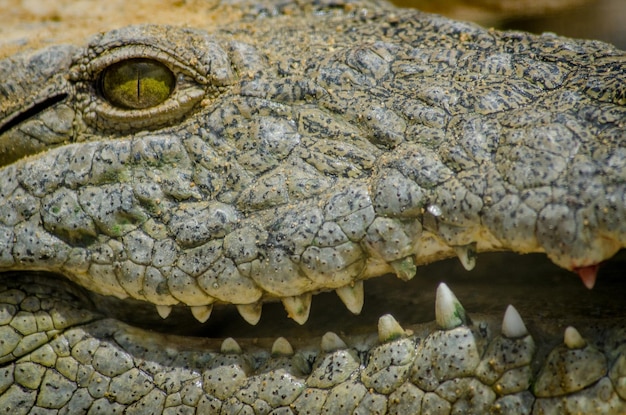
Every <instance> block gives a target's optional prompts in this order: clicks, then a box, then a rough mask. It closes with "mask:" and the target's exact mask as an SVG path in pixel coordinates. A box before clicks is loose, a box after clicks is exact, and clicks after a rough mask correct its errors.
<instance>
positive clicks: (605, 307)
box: [88, 251, 626, 340]
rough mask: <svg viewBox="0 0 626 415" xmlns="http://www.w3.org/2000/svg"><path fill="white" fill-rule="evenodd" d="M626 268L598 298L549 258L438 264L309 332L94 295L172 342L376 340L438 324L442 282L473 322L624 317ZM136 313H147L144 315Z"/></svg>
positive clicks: (278, 320)
mask: <svg viewBox="0 0 626 415" xmlns="http://www.w3.org/2000/svg"><path fill="white" fill-rule="evenodd" d="M624 261H626V251H622V252H620V254H618V256H616V257H615V258H614V259H613V260H611V261H609V262H608V263H607V264H606V265H605V266H603V267H602V269H601V271H600V274H599V280H598V284H597V286H596V288H594V289H593V290H588V289H587V288H585V286H583V284H581V282H580V280H579V279H578V278H577V276H576V275H575V274H573V273H572V272H570V271H566V270H563V269H561V268H558V267H557V266H555V265H554V264H552V263H551V262H550V261H549V260H548V259H547V258H546V256H545V255H543V254H529V255H517V254H514V253H504V252H494V253H487V254H481V255H480V258H479V259H478V262H477V265H476V268H475V269H474V270H472V271H466V270H465V269H464V268H463V266H462V265H461V264H460V263H459V261H458V260H456V259H449V260H443V261H438V262H436V263H433V264H430V265H427V266H422V267H419V268H418V270H417V275H416V276H415V278H413V279H412V280H411V281H408V282H405V281H401V280H399V279H397V278H395V277H394V276H392V275H387V276H383V277H379V278H372V279H369V280H366V281H365V283H364V284H365V290H364V291H365V304H364V307H363V309H362V311H361V313H360V315H353V314H352V313H351V312H350V311H348V310H347V309H346V306H345V305H344V304H343V303H342V302H341V300H340V299H339V298H338V297H337V295H336V294H335V293H334V292H324V293H319V294H316V295H314V296H313V301H312V305H311V312H310V317H309V319H308V321H307V322H306V323H305V324H304V325H302V326H300V325H299V324H297V323H296V322H294V321H293V320H291V319H289V318H287V315H286V312H285V309H284V307H283V306H282V304H281V303H280V302H278V301H277V302H270V303H265V304H263V310H262V315H261V318H260V321H259V322H258V324H256V325H254V326H253V325H250V324H248V323H247V322H245V321H244V320H243V318H242V317H241V316H240V315H239V313H238V311H237V309H236V307H234V306H231V305H216V306H215V307H214V308H213V312H212V313H211V316H210V318H209V319H208V321H207V322H206V323H204V324H201V323H199V322H197V321H196V320H195V319H194V317H193V316H192V313H191V311H190V309H189V307H186V306H176V307H174V308H173V310H172V313H171V314H170V315H169V316H168V317H167V318H166V319H162V318H161V317H159V316H158V314H157V313H156V310H155V307H154V306H153V305H152V304H148V303H145V302H140V301H136V300H131V301H130V302H129V301H128V300H117V299H113V298H111V297H103V296H99V295H96V294H93V293H89V294H88V295H89V296H90V297H91V299H92V301H93V302H94V304H95V309H97V310H103V314H104V316H110V317H113V318H116V319H118V320H121V321H123V322H126V323H128V324H131V325H133V326H136V327H140V328H147V329H150V330H153V331H159V332H163V333H167V334H179V335H185V336H194V337H208V338H226V337H234V338H236V339H238V340H239V339H246V338H276V337H279V336H283V337H287V338H309V337H320V336H322V335H323V334H324V333H326V332H327V331H333V332H336V333H338V334H346V335H352V334H362V333H371V332H373V331H375V327H376V325H377V322H378V319H379V317H380V316H382V315H384V314H392V315H393V316H394V317H395V318H396V319H397V320H398V321H399V322H400V323H401V324H402V325H403V326H404V325H411V324H419V323H424V322H431V321H433V320H434V319H435V307H434V303H435V290H436V287H437V285H438V284H439V283H440V282H446V283H447V284H448V286H450V288H451V289H452V290H453V291H454V293H455V294H456V295H457V297H458V298H459V300H460V301H461V302H462V303H463V305H464V307H465V309H466V310H467V312H468V313H469V315H470V316H471V315H473V314H485V315H493V316H498V318H502V315H503V313H504V311H505V309H506V307H507V305H508V304H513V305H514V306H515V307H516V308H517V309H518V310H519V312H520V314H521V315H522V317H523V318H524V320H532V319H553V320H562V321H565V322H567V321H569V322H570V323H569V324H573V322H575V321H576V320H580V319H588V318H592V319H602V318H608V317H615V316H624V311H623V309H620V305H619V304H618V303H619V301H615V293H616V292H620V291H622V292H623V291H624V289H625V283H626V279H624V278H623V277H622V276H621V275H620V273H621V271H620V269H621V268H620V265H621V266H623V265H624ZM620 277H622V278H620ZM125 305H126V306H125ZM135 306H139V308H142V312H138V311H137V307H135ZM144 309H145V310H144Z"/></svg>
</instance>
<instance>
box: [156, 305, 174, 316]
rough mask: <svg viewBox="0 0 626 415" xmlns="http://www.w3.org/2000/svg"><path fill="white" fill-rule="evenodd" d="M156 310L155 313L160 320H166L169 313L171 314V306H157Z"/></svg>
mask: <svg viewBox="0 0 626 415" xmlns="http://www.w3.org/2000/svg"><path fill="white" fill-rule="evenodd" d="M156 309H157V313H159V315H160V316H161V318H162V319H166V318H167V316H169V315H170V313H171V312H172V306H171V305H157V306H156Z"/></svg>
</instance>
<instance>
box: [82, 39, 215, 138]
mask: <svg viewBox="0 0 626 415" xmlns="http://www.w3.org/2000/svg"><path fill="white" fill-rule="evenodd" d="M134 59H141V60H153V61H155V62H158V63H160V64H162V65H164V66H165V67H166V68H167V69H169V70H170V71H171V72H172V74H173V75H174V77H175V86H174V88H173V90H172V91H171V93H170V95H169V96H168V97H167V98H166V99H165V100H164V101H163V102H161V103H159V104H157V105H155V106H152V107H147V108H140V109H131V108H120V107H118V106H115V105H113V104H112V103H111V102H109V100H107V98H105V96H104V95H103V94H102V91H100V87H99V82H100V77H101V75H102V73H103V71H105V70H106V69H107V68H110V67H112V66H113V65H116V64H119V63H120V62H124V61H127V60H134ZM71 74H72V75H71V79H72V80H73V81H74V82H75V83H76V90H77V94H76V96H77V106H78V107H79V110H80V111H81V112H82V113H83V118H84V120H85V122H86V123H87V124H88V125H91V126H92V127H95V128H96V129H99V130H105V131H114V132H118V133H130V132H136V131H139V130H155V129H158V128H162V127H165V126H167V125H171V124H172V123H174V122H176V121H178V120H181V119H183V118H185V117H186V116H187V115H188V114H189V113H190V112H191V111H192V110H193V109H194V107H196V106H197V105H198V104H199V103H200V102H201V101H202V99H203V98H204V97H205V96H206V93H207V89H209V88H210V85H208V82H207V77H206V76H203V75H202V74H200V73H199V72H198V71H197V70H195V69H194V68H192V67H190V66H189V65H186V64H183V63H181V62H180V61H178V60H176V59H174V58H173V57H172V55H170V54H169V53H166V52H164V51H161V50H158V49H155V48H153V47H148V46H142V45H132V46H124V47H119V48H114V49H112V50H111V51H107V52H106V53H102V54H101V55H100V56H95V57H93V56H92V57H91V58H89V57H88V56H85V58H84V59H82V61H79V62H78V64H77V65H75V67H74V68H73V70H72V72H71Z"/></svg>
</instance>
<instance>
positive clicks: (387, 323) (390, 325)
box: [378, 314, 407, 343]
mask: <svg viewBox="0 0 626 415" xmlns="http://www.w3.org/2000/svg"><path fill="white" fill-rule="evenodd" d="M405 334H407V333H406V332H405V331H404V329H403V328H402V326H401V325H400V323H398V321H397V320H396V319H395V318H394V317H393V316H392V315H391V314H385V315H384V316H382V317H380V318H379V319H378V341H379V342H381V343H385V342H388V341H391V340H395V339H397V338H399V337H402V336H404V335H405Z"/></svg>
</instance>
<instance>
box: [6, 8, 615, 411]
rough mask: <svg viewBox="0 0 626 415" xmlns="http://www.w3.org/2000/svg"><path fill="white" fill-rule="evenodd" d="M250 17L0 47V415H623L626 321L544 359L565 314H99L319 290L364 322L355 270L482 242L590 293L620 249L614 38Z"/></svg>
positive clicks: (298, 306) (415, 21)
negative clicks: (203, 329) (402, 322)
mask: <svg viewBox="0 0 626 415" xmlns="http://www.w3.org/2000/svg"><path fill="white" fill-rule="evenodd" d="M241 7H242V17H241V20H240V21H238V22H236V23H228V24H225V25H224V26H221V27H220V26H218V27H214V26H212V27H209V28H205V30H200V29H183V28H179V27H168V26H158V25H143V26H133V27H127V28H124V29H119V30H115V31H112V32H108V33H104V34H100V35H96V36H95V37H93V38H92V39H91V40H90V41H89V43H88V45H87V46H85V47H78V46H53V47H50V48H47V49H44V50H41V51H36V52H30V51H29V52H24V53H23V54H20V55H16V56H14V57H12V58H8V59H6V60H4V61H0V78H1V79H3V83H2V85H1V86H0V91H1V93H2V94H1V95H0V97H1V100H0V115H1V118H0V122H1V124H0V133H1V134H2V135H1V136H0V160H1V162H2V164H3V167H2V170H1V172H0V173H1V174H0V270H3V271H6V273H5V274H4V275H3V280H2V284H3V285H2V287H3V288H2V291H1V293H0V298H1V299H2V301H1V302H0V303H1V304H2V308H0V320H1V323H2V324H3V325H2V326H0V330H1V331H0V334H1V338H2V342H1V343H0V352H2V353H1V355H2V357H1V358H0V359H1V360H2V362H3V365H4V366H3V367H2V374H1V375H0V393H2V395H1V396H0V408H9V410H10V411H14V412H15V411H18V412H17V413H19V410H21V411H22V412H23V413H29V412H32V413H39V412H38V411H43V408H48V409H59V410H60V412H61V413H65V412H68V413H81V412H85V411H87V410H89V411H90V413H112V412H113V411H118V412H122V411H124V410H126V411H127V412H128V413H135V412H139V413H143V412H145V413H155V412H157V413H158V412H164V411H165V412H167V411H171V412H175V411H178V410H180V411H189V412H193V411H194V409H193V408H197V412H198V413H211V412H215V411H216V408H221V409H220V410H221V411H222V413H255V412H256V413H270V411H271V410H273V409H274V410H275V412H274V413H319V412H324V411H326V412H328V413H339V412H346V413H347V412H351V411H354V412H356V413H370V412H371V413H385V411H387V412H389V413H420V411H422V412H423V413H433V411H434V408H437V410H438V411H439V412H437V413H459V412H463V413H485V412H488V411H492V412H496V413H499V412H502V413H529V412H531V411H533V412H534V413H559V412H566V411H570V412H572V413H576V412H586V413H589V412H594V411H595V412H601V413H616V414H617V413H623V412H624V411H626V352H625V350H624V347H626V346H624V335H625V329H624V319H623V317H624V315H623V314H622V315H620V316H612V317H611V318H605V319H603V320H602V321H601V322H599V323H593V324H590V325H587V326H585V327H579V329H581V332H582V334H583V338H584V340H582V339H579V338H578V337H576V334H577V332H575V331H574V332H572V331H570V335H569V336H566V339H565V341H564V344H561V345H556V346H555V341H554V338H555V336H561V334H562V327H561V326H560V325H559V324H557V323H554V324H551V325H549V328H544V329H542V330H540V331H541V333H531V334H532V335H533V336H535V337H537V341H535V340H533V337H531V334H528V332H526V331H525V330H522V331H521V332H520V331H519V330H518V332H517V334H516V335H510V333H509V335H507V334H506V333H507V329H506V328H505V329H504V333H505V334H502V335H501V334H500V327H499V326H500V322H499V321H497V320H495V321H494V319H493V318H492V317H484V318H482V317H481V318H473V322H470V321H468V320H466V319H460V320H459V321H458V322H456V323H450V321H449V320H447V319H445V318H439V317H438V324H439V329H437V328H436V326H435V325H433V324H430V325H420V326H414V327H411V332H408V331H404V330H403V329H401V328H400V327H399V326H397V325H396V324H395V323H394V322H393V321H392V320H390V319H389V318H387V317H385V318H383V319H382V320H381V323H380V324H379V331H378V334H370V335H363V336H355V337H352V338H350V340H349V341H348V343H349V346H348V345H346V344H345V343H344V342H343V340H341V339H339V338H337V336H336V335H334V334H327V335H325V336H324V337H323V338H322V339H321V340H319V339H306V340H305V341H304V342H303V344H302V345H300V344H298V343H297V342H294V344H296V352H295V353H294V351H293V350H292V346H291V345H289V344H288V343H287V342H286V341H284V340H282V339H281V340H278V341H276V342H275V343H274V344H273V345H272V347H271V356H270V348H269V347H268V345H265V344H260V345H248V344H244V347H243V351H242V348H241V347H240V346H239V345H238V344H237V343H236V342H234V341H233V340H226V341H224V342H223V343H222V342H221V341H220V342H219V343H214V342H213V341H210V340H200V339H191V338H188V337H175V336H170V335H165V334H159V333H154V332H149V331H146V330H143V329H139V328H135V327H132V326H129V325H127V324H125V323H123V322H120V321H118V320H116V319H112V318H108V317H109V316H111V315H112V314H110V313H113V312H114V310H115V309H119V308H122V309H124V310H125V312H126V313H127V314H129V315H130V314H134V313H139V311H135V310H144V308H145V306H146V304H148V305H150V307H154V305H156V306H158V307H157V309H158V311H159V314H161V315H163V316H165V315H167V314H169V312H170V311H171V306H176V308H190V310H191V312H192V314H193V315H194V316H195V317H196V318H197V319H199V320H205V319H207V318H208V316H209V314H210V312H211V310H212V309H213V307H214V306H218V307H219V306H221V305H228V304H235V305H236V306H237V309H238V311H239V312H240V313H241V315H242V316H243V317H244V319H246V320H247V321H249V322H251V323H253V324H254V323H256V322H257V321H258V320H259V318H260V317H261V308H262V305H263V304H264V303H266V302H271V301H277V300H280V301H281V302H282V303H283V304H284V306H285V308H286V310H287V312H288V314H289V316H290V317H291V318H292V319H294V320H295V321H297V322H298V323H300V324H303V323H305V322H306V321H307V319H308V316H309V309H310V305H311V298H312V295H313V294H316V293H318V292H320V291H327V290H336V291H337V293H338V294H339V296H340V298H341V299H342V301H344V303H346V305H347V307H348V308H349V309H350V310H351V311H353V312H355V313H358V312H360V310H361V307H362V305H363V280H365V279H369V278H371V277H375V276H379V275H383V274H387V273H395V274H396V275H397V276H398V277H399V278H401V279H405V280H408V279H411V278H412V277H413V275H414V274H415V267H416V265H421V264H426V263H429V262H432V261H435V260H439V259H442V258H446V257H450V256H454V255H458V256H459V257H460V259H461V262H462V263H463V264H464V266H465V267H466V268H472V267H473V265H474V261H475V255H476V253H477V252H486V251H495V250H511V251H514V252H519V253H528V252H545V253H546V254H547V256H548V257H549V258H550V259H551V260H552V261H553V262H554V263H556V264H557V265H559V266H561V267H563V268H565V269H568V270H572V271H577V272H579V274H580V275H581V276H582V277H583V279H584V280H585V281H586V283H587V284H588V285H592V283H593V281H594V280H595V272H596V268H597V265H598V264H599V263H600V262H602V261H604V260H606V259H608V258H611V257H612V256H613V255H614V254H615V253H616V252H617V251H618V250H619V249H621V248H622V247H624V246H626V220H625V218H626V145H625V144H626V128H625V123H626V65H625V62H626V54H624V52H621V51H619V50H616V49H614V48H612V47H611V46H609V45H606V44H603V43H600V42H593V41H573V40H569V39H563V38H559V37H555V36H549V35H546V36H542V37H536V36H531V35H527V34H523V33H498V32H494V31H487V30H484V29H481V28H478V27H476V26H473V25H469V24H465V23H459V22H454V21H450V20H446V19H443V18H439V17H435V16H431V15H425V14H421V13H419V12H415V11H405V10H399V9H394V8H391V7H390V6H388V5H386V4H377V3H365V2H364V3H350V4H343V3H341V2H340V3H332V4H330V5H325V4H318V3H313V4H301V5H293V4H282V3H280V4H276V5H272V4H271V3H267V4H265V3H261V4H253V5H248V4H245V5H244V4H242V5H241ZM137 58H142V59H148V60H153V61H158V62H161V63H162V64H164V65H165V66H166V67H167V68H169V70H170V71H171V72H172V73H173V74H174V76H175V78H176V87H175V89H174V91H173V92H172V94H171V95H170V96H169V97H168V98H167V99H166V100H165V101H164V102H162V103H158V104H155V105H153V106H150V107H149V108H145V109H134V110H129V109H127V108H120V107H119V105H118V104H116V103H115V102H112V101H111V99H110V94H109V93H108V92H106V91H105V86H104V84H105V81H103V74H104V73H105V72H106V69H107V68H110V67H111V66H112V65H114V64H116V63H117V62H122V61H126V60H128V59H137ZM131 89H132V88H131ZM36 271H45V273H40V272H36ZM49 272H53V273H57V274H61V275H63V276H64V277H66V278H67V280H69V281H67V282H66V281H65V280H59V279H57V277H53V276H52V275H51V274H49ZM443 303H444V302H443V301H439V300H438V309H445V307H446V306H445V305H444V304H443ZM135 307H136V308H135ZM142 312H143V311H142ZM153 314H156V313H153ZM444 314H445V313H444ZM440 315H441V312H440ZM135 319H139V320H142V319H143V315H141V317H139V318H137V317H136V318H135ZM166 321H167V320H166ZM582 321H583V320H581V321H580V322H581V324H583V323H582ZM505 326H506V324H505ZM340 329H341V328H340V327H337V328H335V330H340ZM557 331H558V334H555V333H556V332H557ZM572 333H574V334H572ZM279 334H280V333H268V336H274V337H276V336H277V335H279ZM320 342H321V343H320ZM559 342H560V340H559ZM242 343H243V342H242ZM261 343H262V342H261ZM379 343H380V344H379ZM320 344H321V346H319V347H318V345H320ZM298 346H300V347H298ZM276 391H278V392H276ZM18 408H19V409H18ZM210 408H213V409H212V410H210ZM14 412H11V413H14Z"/></svg>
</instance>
